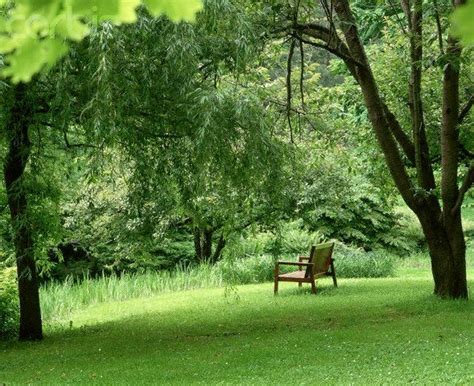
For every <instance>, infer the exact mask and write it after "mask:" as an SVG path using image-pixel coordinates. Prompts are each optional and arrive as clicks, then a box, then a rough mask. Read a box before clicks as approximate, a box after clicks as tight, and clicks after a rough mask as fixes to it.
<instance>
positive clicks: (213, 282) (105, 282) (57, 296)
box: [41, 264, 223, 322]
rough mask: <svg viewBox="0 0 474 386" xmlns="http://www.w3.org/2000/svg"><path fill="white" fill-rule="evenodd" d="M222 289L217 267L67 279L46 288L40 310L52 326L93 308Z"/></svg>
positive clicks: (42, 295)
mask: <svg viewBox="0 0 474 386" xmlns="http://www.w3.org/2000/svg"><path fill="white" fill-rule="evenodd" d="M222 285H223V280H222V275H221V274H220V273H219V272H218V271H217V269H216V267H213V266H211V265H207V264H203V265H199V266H196V267H192V268H189V267H182V266H178V267H177V268H176V269H175V270H174V271H160V272H147V273H140V274H139V273H133V274H126V273H125V274H121V275H117V274H112V275H109V276H106V275H103V276H102V277H100V278H90V277H86V278H85V279H84V280H81V281H80V282H76V281H74V280H73V279H71V278H68V279H66V280H65V281H63V282H49V283H47V284H45V285H43V287H42V288H41V306H42V310H43V317H44V319H45V320H46V321H48V322H51V321H55V320H61V319H63V318H64V316H67V315H69V314H70V313H71V312H72V311H74V310H77V309H80V308H83V307H86V306H89V305H92V304H97V303H102V302H108V301H121V300H127V299H132V298H138V297H140V298H141V297H150V296H153V295H157V294H160V293H166V292H177V291H185V290H190V289H196V288H211V287H220V286H222Z"/></svg>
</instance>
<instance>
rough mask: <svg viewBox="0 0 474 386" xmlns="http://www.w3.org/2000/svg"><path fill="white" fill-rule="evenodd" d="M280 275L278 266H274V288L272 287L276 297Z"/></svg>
mask: <svg viewBox="0 0 474 386" xmlns="http://www.w3.org/2000/svg"><path fill="white" fill-rule="evenodd" d="M279 274H280V267H279V265H278V264H277V265H276V266H275V271H274V275H275V276H274V280H275V284H274V287H273V293H274V294H275V295H276V294H278V275H279Z"/></svg>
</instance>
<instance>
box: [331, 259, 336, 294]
mask: <svg viewBox="0 0 474 386" xmlns="http://www.w3.org/2000/svg"><path fill="white" fill-rule="evenodd" d="M331 273H332V282H333V283H334V287H336V288H337V279H336V270H335V269H334V262H333V261H331Z"/></svg>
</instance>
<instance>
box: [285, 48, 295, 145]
mask: <svg viewBox="0 0 474 386" xmlns="http://www.w3.org/2000/svg"><path fill="white" fill-rule="evenodd" d="M295 45H296V40H295V39H292V40H291V43H290V51H289V53H288V61H287V64H286V66H287V67H286V116H287V119H288V126H289V127H290V141H291V143H294V141H293V127H292V125H291V101H292V99H293V93H292V90H291V72H292V62H293V54H294V52H295Z"/></svg>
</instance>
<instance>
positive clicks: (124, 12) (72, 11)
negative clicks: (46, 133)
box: [0, 0, 202, 83]
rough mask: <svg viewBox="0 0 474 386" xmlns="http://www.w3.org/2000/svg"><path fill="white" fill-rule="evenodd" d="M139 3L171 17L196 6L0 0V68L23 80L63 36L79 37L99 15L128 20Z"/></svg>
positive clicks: (182, 16) (189, 17)
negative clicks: (1, 57) (0, 63)
mask: <svg viewBox="0 0 474 386" xmlns="http://www.w3.org/2000/svg"><path fill="white" fill-rule="evenodd" d="M142 4H143V5H144V6H146V7H147V9H148V10H149V11H150V12H151V13H152V14H153V15H154V16H158V15H166V16H168V17H169V18H170V19H171V20H173V21H181V20H184V21H193V20H194V17H195V14H196V13H197V12H198V11H200V10H201V8H202V1H201V0H15V1H9V0H0V7H3V8H4V11H3V12H2V15H1V16H0V54H3V55H4V57H5V62H6V67H4V68H3V70H2V71H1V74H2V75H3V76H5V77H11V79H12V81H13V82H14V83H18V82H22V81H23V82H28V81H30V80H31V78H32V76H33V75H35V74H36V73H38V72H39V71H41V69H43V68H44V67H52V66H53V65H54V64H55V63H56V62H57V61H58V60H59V59H60V58H61V57H63V56H64V55H65V54H66V53H67V52H68V43H67V41H68V40H69V41H76V42H77V41H81V40H82V39H84V37H86V36H87V35H88V34H89V33H90V30H91V27H92V26H93V25H94V24H97V23H99V22H101V21H105V20H108V21H111V22H112V23H114V24H122V23H134V22H135V21H136V20H137V8H138V7H139V6H140V5H142Z"/></svg>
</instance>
